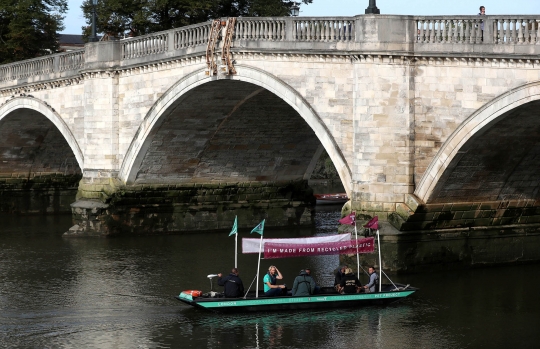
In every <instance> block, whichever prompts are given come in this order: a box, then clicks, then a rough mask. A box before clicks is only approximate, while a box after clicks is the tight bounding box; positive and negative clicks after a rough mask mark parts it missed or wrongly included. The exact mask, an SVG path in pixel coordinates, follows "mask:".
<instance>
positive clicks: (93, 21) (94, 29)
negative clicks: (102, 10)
mask: <svg viewBox="0 0 540 349" xmlns="http://www.w3.org/2000/svg"><path fill="white" fill-rule="evenodd" d="M97 2H98V0H92V36H90V42H96V41H98V38H97V34H96V6H97Z"/></svg>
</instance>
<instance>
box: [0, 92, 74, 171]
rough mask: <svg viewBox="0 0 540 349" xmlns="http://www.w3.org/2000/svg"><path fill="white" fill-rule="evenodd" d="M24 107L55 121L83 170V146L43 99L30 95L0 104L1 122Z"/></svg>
mask: <svg viewBox="0 0 540 349" xmlns="http://www.w3.org/2000/svg"><path fill="white" fill-rule="evenodd" d="M22 109H29V110H33V111H36V112H38V113H39V114H41V115H43V116H45V117H46V118H47V119H48V120H49V121H51V122H52V123H53V125H54V126H55V127H56V129H57V130H58V131H59V132H60V133H61V134H62V136H63V137H64V139H65V140H66V142H67V144H68V145H69V147H70V148H71V151H72V152H73V154H74V156H75V159H76V160H77V164H78V165H79V167H80V169H81V171H82V170H83V169H84V155H83V152H82V151H81V148H80V147H79V143H78V142H77V140H76V139H75V137H74V136H73V133H72V132H71V130H70V129H69V127H68V126H67V124H66V123H65V122H64V120H63V119H62V117H61V116H60V115H59V114H58V113H57V112H56V111H55V110H54V109H53V108H52V107H50V106H49V105H47V104H45V103H44V102H43V101H40V100H39V99H36V98H33V97H29V96H22V97H15V98H12V99H10V100H8V101H7V102H6V103H4V104H3V105H0V122H1V121H2V120H3V119H4V118H5V117H7V116H9V115H10V114H11V113H13V112H15V111H17V110H22Z"/></svg>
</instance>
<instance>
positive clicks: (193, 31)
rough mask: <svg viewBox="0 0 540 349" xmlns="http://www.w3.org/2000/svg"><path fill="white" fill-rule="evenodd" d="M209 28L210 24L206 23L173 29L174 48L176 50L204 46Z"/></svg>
mask: <svg viewBox="0 0 540 349" xmlns="http://www.w3.org/2000/svg"><path fill="white" fill-rule="evenodd" d="M210 27H211V25H210V22H206V23H202V24H195V25H189V26H186V27H182V28H178V29H174V30H173V32H174V48H175V49H176V50H178V49H181V48H186V47H194V46H197V45H206V44H207V43H208V36H209V35H210Z"/></svg>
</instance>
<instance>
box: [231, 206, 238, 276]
mask: <svg viewBox="0 0 540 349" xmlns="http://www.w3.org/2000/svg"><path fill="white" fill-rule="evenodd" d="M232 234H234V267H235V268H238V216H236V217H234V224H233V227H232V230H231V232H230V234H229V236H231V235H232Z"/></svg>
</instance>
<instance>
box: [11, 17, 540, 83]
mask: <svg viewBox="0 0 540 349" xmlns="http://www.w3.org/2000/svg"><path fill="white" fill-rule="evenodd" d="M366 18H367V19H366ZM379 18H381V20H385V21H387V22H385V23H386V25H387V24H388V23H392V22H394V21H395V23H399V24H396V25H397V26H402V28H403V32H402V34H403V35H401V36H400V33H399V29H396V28H399V27H396V28H393V29H392V30H387V32H386V33H385V32H384V30H386V29H384V28H383V27H384V25H382V24H381V27H380V28H378V29H377V28H376V29H377V30H382V31H381V32H380V33H378V34H377V33H376V34H377V35H379V34H381V33H382V34H383V35H389V38H390V39H388V40H389V41H388V42H393V43H394V41H395V44H403V43H405V44H409V43H414V44H415V46H414V47H415V48H414V50H415V51H418V52H424V51H425V52H430V53H432V52H439V51H444V52H445V54H447V53H449V52H453V50H454V51H455V50H457V51H456V52H483V53H493V52H496V51H497V50H496V49H494V48H490V47H489V46H488V45H495V46H497V45H506V46H508V47H511V48H510V50H506V51H502V50H498V51H497V52H513V53H517V52H521V53H523V54H529V55H531V54H533V53H536V52H540V50H536V49H535V50H533V51H530V50H529V51H530V52H529V51H527V50H524V49H519V47H520V46H522V45H540V15H536V16H517V15H513V16H430V17H422V16H380V17H377V16H376V17H365V18H364V16H356V17H264V18H261V17H243V18H238V20H237V22H236V27H235V34H234V42H233V48H234V47H235V45H236V47H242V48H243V49H245V48H249V47H251V48H253V49H258V48H259V45H252V44H251V43H252V42H265V45H264V46H260V47H264V48H263V49H265V50H268V49H273V46H272V42H273V43H275V45H276V46H275V48H277V49H280V48H283V49H285V50H287V51H290V50H291V49H292V50H294V49H295V48H298V49H299V50H302V49H306V47H307V46H306V45H304V44H303V43H311V44H312V46H310V47H312V48H313V49H323V50H326V51H328V50H340V48H339V47H340V46H339V45H336V44H334V43H338V44H339V43H344V44H345V46H341V47H343V48H344V49H345V50H347V51H351V50H361V49H362V46H361V45H362V44H363V40H365V38H366V37H368V36H369V35H372V34H370V33H368V32H367V31H365V29H364V28H365V27H366V26H368V24H367V22H364V23H362V21H368V20H369V21H374V20H379ZM411 22H412V23H411ZM370 23H371V22H370ZM409 23H410V24H412V25H410V26H409ZM210 26H211V23H210V22H205V23H200V24H195V25H190V26H186V27H182V28H176V29H171V30H168V31H164V32H159V33H153V34H148V35H144V36H139V37H135V38H129V39H125V40H120V42H119V43H118V42H116V45H117V47H119V48H118V49H119V50H121V52H119V54H118V55H116V56H115V57H119V60H120V62H119V63H118V64H120V65H124V64H138V63H140V62H143V61H145V60H152V59H165V58H168V57H175V56H185V55H187V54H201V53H203V52H205V49H206V45H207V43H208V36H209V34H210ZM381 28H383V29H381ZM411 29H412V30H414V31H412V32H410V33H409V32H407V30H411ZM377 35H372V38H375V39H374V40H375V41H376V40H378V39H377V37H378V36H377ZM372 40H373V39H372ZM384 40H387V39H384ZM384 40H383V41H384ZM392 40H394V41H392ZM400 40H401V41H400ZM282 43H284V44H283V45H284V46H279V45H282ZM290 43H298V45H299V46H295V45H292V46H291V45H290ZM325 43H329V45H326V46H325ZM372 43H373V42H372ZM100 44H104V43H100ZM441 44H450V45H455V44H460V45H478V46H476V47H479V49H478V50H477V49H476V48H475V49H474V50H473V49H472V47H471V49H469V48H466V49H459V48H456V47H454V46H441ZM355 45H356V46H355ZM512 45H513V47H512ZM345 47H346V48H345ZM371 47H372V46H371ZM482 47H485V49H482ZM114 49H115V50H116V48H114ZM370 49H371V48H370ZM405 50H406V49H405ZM115 59H116V58H115ZM85 64H88V59H86V62H85V50H84V49H81V50H77V51H71V52H66V53H59V54H54V55H50V56H45V57H39V58H35V59H30V60H26V61H22V62H16V63H11V64H6V65H0V81H2V82H6V83H7V84H8V85H12V84H11V83H8V82H9V81H14V80H21V79H23V80H24V79H28V78H30V77H33V76H43V77H44V79H48V78H50V74H53V73H64V75H63V76H66V74H71V73H70V72H73V73H72V74H76V72H77V71H78V70H80V69H82V68H84V67H85Z"/></svg>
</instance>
